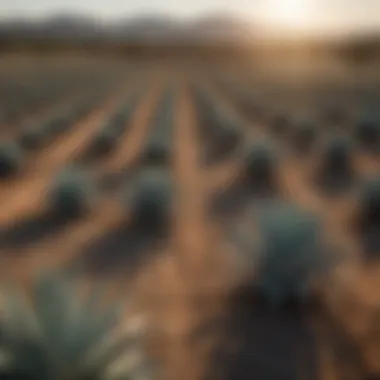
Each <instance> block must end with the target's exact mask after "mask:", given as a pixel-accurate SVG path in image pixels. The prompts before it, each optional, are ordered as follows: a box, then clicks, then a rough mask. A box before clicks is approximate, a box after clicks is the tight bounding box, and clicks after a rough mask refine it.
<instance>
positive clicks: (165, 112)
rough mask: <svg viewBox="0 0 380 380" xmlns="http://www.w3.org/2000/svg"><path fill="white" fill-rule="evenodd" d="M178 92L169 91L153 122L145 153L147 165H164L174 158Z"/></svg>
mask: <svg viewBox="0 0 380 380" xmlns="http://www.w3.org/2000/svg"><path fill="white" fill-rule="evenodd" d="M175 95H176V91H175V90H174V89H171V88H169V89H167V90H166V92H165V93H164V94H163V96H162V98H161V100H160V102H159V105H158V108H157V110H156V112H155V114H154V117H153V120H152V132H151V135H150V136H149V139H148V141H147V144H146V147H145V149H144V153H143V161H144V162H146V163H149V164H150V163H154V164H159V165H160V164H164V163H167V162H168V161H169V159H170V158H171V156H172V147H173V124H174V120H173V117H174V105H175Z"/></svg>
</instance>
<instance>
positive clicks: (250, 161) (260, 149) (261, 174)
mask: <svg viewBox="0 0 380 380" xmlns="http://www.w3.org/2000/svg"><path fill="white" fill-rule="evenodd" d="M277 159H278V157H277V155H276V151H275V149H274V147H273V146H272V145H271V143H270V142H269V141H267V140H259V141H256V142H254V143H252V144H250V145H249V146H247V148H246V151H245V154H244V171H245V175H246V176H247V179H248V181H249V182H250V183H252V184H253V185H255V186H259V187H266V188H273V187H274V186H275V181H276V166H277Z"/></svg>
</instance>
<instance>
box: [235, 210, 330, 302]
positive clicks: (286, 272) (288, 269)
mask: <svg viewBox="0 0 380 380" xmlns="http://www.w3.org/2000/svg"><path fill="white" fill-rule="evenodd" d="M258 230H259V236H260V243H256V242H255V243H253V242H249V239H248V236H246V238H245V239H246V241H245V242H244V241H242V239H241V238H238V241H237V243H238V244H239V245H240V247H243V248H242V249H243V250H255V251H256V252H251V253H252V260H254V262H255V265H257V268H256V269H257V270H258V289H259V291H260V293H261V294H262V295H263V296H264V297H265V299H267V300H268V302H269V303H270V304H272V305H274V306H280V305H282V304H283V303H285V302H286V301H287V300H289V299H296V300H304V299H307V297H308V296H310V295H311V290H312V288H311V281H312V280H313V279H314V277H315V276H317V275H320V274H323V273H324V271H325V270H327V269H330V268H331V266H332V264H333V263H335V259H336V258H337V256H336V255H332V254H331V255H327V253H330V252H327V249H326V247H325V246H323V244H322V240H321V231H320V224H319V221H318V219H317V218H316V217H315V216H314V215H313V214H310V213H308V212H306V211H304V210H302V209H300V208H299V207H298V206H296V205H293V204H279V205H277V204H276V205H275V206H274V207H271V208H270V209H269V210H266V211H263V214H262V215H261V216H259V217H258ZM250 247H251V248H250ZM244 256H245V257H247V255H244ZM251 266H252V265H251ZM325 273H327V272H325Z"/></svg>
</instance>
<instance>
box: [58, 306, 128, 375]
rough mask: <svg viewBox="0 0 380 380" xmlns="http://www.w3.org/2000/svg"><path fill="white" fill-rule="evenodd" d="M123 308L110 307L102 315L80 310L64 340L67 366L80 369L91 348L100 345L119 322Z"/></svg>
mask: <svg viewBox="0 0 380 380" xmlns="http://www.w3.org/2000/svg"><path fill="white" fill-rule="evenodd" d="M123 306H124V305H122V307H121V306H120V305H116V306H115V307H110V308H109V309H108V310H107V311H106V312H105V313H103V314H100V313H93V312H92V311H91V310H88V309H87V310H86V309H85V308H83V309H82V310H81V311H82V313H81V314H79V316H78V318H75V319H74V320H72V322H71V324H70V332H69V333H67V334H66V338H65V344H64V347H65V358H66V360H67V363H68V364H69V363H70V365H71V366H75V367H76V368H80V367H81V363H82V361H83V360H84V359H85V358H86V357H87V355H88V354H89V353H90V351H91V349H92V347H94V346H96V345H97V344H99V343H101V341H102V340H103V339H104V338H105V337H106V336H107V335H108V334H109V333H110V332H111V331H112V330H113V328H114V327H115V325H116V324H117V323H118V322H119V319H120V315H121V311H122V310H123V308H124V307H123Z"/></svg>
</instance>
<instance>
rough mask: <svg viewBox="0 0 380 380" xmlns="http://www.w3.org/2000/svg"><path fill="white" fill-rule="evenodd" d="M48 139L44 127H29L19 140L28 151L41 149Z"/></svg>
mask: <svg viewBox="0 0 380 380" xmlns="http://www.w3.org/2000/svg"><path fill="white" fill-rule="evenodd" d="M45 139H46V130H45V128H44V126H41V125H39V126H29V127H28V129H26V130H25V131H24V132H22V133H21V135H20V136H19V138H18V141H19V143H20V145H21V146H22V147H23V148H24V149H26V150H36V149H38V148H40V147H41V146H42V145H43V143H44V142H45Z"/></svg>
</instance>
